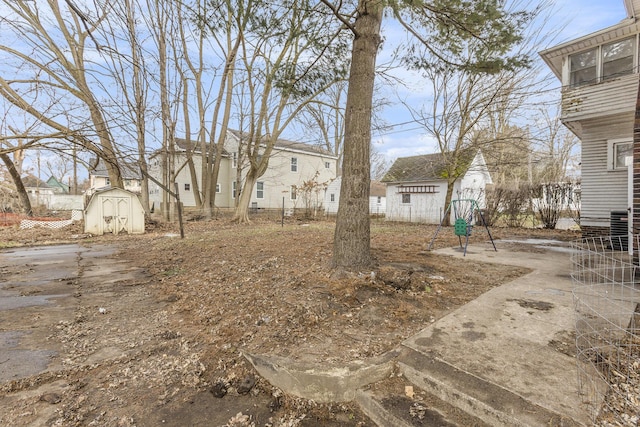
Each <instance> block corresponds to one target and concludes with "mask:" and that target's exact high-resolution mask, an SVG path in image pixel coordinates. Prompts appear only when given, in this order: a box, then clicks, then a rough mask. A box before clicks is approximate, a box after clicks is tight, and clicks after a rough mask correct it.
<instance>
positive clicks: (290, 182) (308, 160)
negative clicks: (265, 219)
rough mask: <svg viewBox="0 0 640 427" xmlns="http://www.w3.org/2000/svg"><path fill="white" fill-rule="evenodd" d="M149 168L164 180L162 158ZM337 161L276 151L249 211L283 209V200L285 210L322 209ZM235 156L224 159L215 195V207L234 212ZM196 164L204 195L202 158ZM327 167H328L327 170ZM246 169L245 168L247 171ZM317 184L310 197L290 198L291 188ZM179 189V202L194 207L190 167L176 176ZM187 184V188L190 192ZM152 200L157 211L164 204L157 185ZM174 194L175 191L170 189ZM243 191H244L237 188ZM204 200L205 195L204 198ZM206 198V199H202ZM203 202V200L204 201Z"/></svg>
mask: <svg viewBox="0 0 640 427" xmlns="http://www.w3.org/2000/svg"><path fill="white" fill-rule="evenodd" d="M225 148H226V149H227V151H228V152H230V153H233V152H234V151H235V152H237V149H238V146H237V141H236V140H235V139H234V138H230V139H229V140H228V141H227V145H226V147H225ZM292 157H295V158H296V159H297V171H292V170H291V158H292ZM175 158H176V168H180V167H181V166H182V165H183V164H184V162H185V160H186V156H185V155H184V154H183V153H179V154H177V155H176V156H175ZM156 160H157V164H156V162H155V161H154V162H152V163H151V165H150V173H151V174H152V175H153V176H154V177H156V178H159V177H160V176H161V166H160V164H159V162H160V158H159V157H158V158H157V159H156ZM336 161H337V160H336V158H335V157H333V156H330V155H326V156H325V155H322V154H319V153H309V152H305V151H302V150H289V149H282V148H278V147H276V148H274V150H273V152H272V154H271V157H270V158H269V167H268V169H267V171H266V172H265V173H264V175H263V176H261V177H260V178H258V182H262V183H263V190H262V194H261V195H262V197H260V198H258V194H257V184H256V185H255V186H254V188H252V189H251V190H250V191H251V201H250V205H249V207H256V208H259V209H281V208H282V204H283V198H284V207H285V209H294V208H312V209H322V205H323V201H324V196H325V190H326V188H327V186H328V185H329V183H330V182H331V181H332V180H333V179H335V174H336ZM232 163H233V161H232V155H231V154H229V155H225V157H223V159H222V162H221V164H220V173H219V175H218V185H219V187H220V192H219V193H216V203H215V204H216V207H218V208H223V209H226V208H233V207H234V205H235V199H234V197H233V183H234V182H235V180H236V168H235V167H234V166H233V164H232ZM194 164H195V169H196V176H197V181H198V190H199V191H200V192H202V184H201V182H200V181H201V178H202V160H201V157H200V155H199V154H198V155H194ZM327 164H328V166H329V167H327ZM245 169H246V168H245ZM311 181H313V182H315V183H316V184H317V186H316V188H315V189H314V190H313V191H311V192H310V193H309V197H306V198H305V197H303V195H302V192H301V190H298V191H297V192H296V194H297V198H296V199H292V198H291V187H292V186H296V187H297V188H302V187H303V186H304V183H305V182H311ZM176 182H177V183H178V189H179V191H180V201H181V202H182V204H183V205H184V206H188V207H193V206H195V193H194V192H195V186H194V185H193V184H192V183H191V174H190V172H189V168H188V167H183V168H181V169H180V171H179V172H178V174H177V176H176ZM185 184H188V188H189V189H188V190H187V187H186V186H185ZM149 190H150V191H149V198H150V201H151V202H154V203H155V205H156V207H157V206H160V202H161V201H162V190H160V189H159V187H158V186H157V185H156V184H152V183H150V184H149ZM171 190H172V191H174V188H173V187H172V188H171ZM238 190H242V188H238ZM201 196H202V194H201ZM202 197H203V196H202ZM203 198H204V197H203Z"/></svg>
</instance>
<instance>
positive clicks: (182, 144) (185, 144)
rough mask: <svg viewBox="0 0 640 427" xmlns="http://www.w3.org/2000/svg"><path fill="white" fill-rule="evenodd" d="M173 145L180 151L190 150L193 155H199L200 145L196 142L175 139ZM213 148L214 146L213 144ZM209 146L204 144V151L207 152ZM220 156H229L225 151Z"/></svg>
mask: <svg viewBox="0 0 640 427" xmlns="http://www.w3.org/2000/svg"><path fill="white" fill-rule="evenodd" d="M175 143H176V147H178V149H179V150H182V151H188V150H191V151H193V152H194V153H200V151H201V150H200V145H199V144H198V143H197V142H196V141H191V140H188V139H184V138H176V139H175ZM213 145H214V146H215V145H216V144H213ZM210 146H211V144H209V143H206V144H205V149H206V150H209V147H210ZM222 154H223V155H229V152H228V151H227V150H225V149H223V150H222Z"/></svg>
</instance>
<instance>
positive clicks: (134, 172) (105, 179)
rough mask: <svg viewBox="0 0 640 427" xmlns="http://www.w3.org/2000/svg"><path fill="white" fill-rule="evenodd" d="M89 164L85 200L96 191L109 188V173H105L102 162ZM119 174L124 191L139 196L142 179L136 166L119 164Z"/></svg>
mask: <svg viewBox="0 0 640 427" xmlns="http://www.w3.org/2000/svg"><path fill="white" fill-rule="evenodd" d="M91 163H92V166H91V168H90V169H89V189H88V190H87V191H86V193H85V196H86V197H87V198H88V197H90V196H91V195H92V194H93V193H95V192H96V191H97V190H104V189H108V188H111V182H110V181H109V173H108V172H107V167H106V166H105V164H104V161H102V159H94V160H92V162H91ZM120 173H121V174H122V181H123V184H124V189H125V190H127V191H131V192H132V193H136V194H140V191H141V190H142V185H141V183H142V178H141V174H140V170H139V168H138V166H137V165H136V164H129V163H124V164H120Z"/></svg>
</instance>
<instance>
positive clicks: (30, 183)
mask: <svg viewBox="0 0 640 427" xmlns="http://www.w3.org/2000/svg"><path fill="white" fill-rule="evenodd" d="M22 185H24V186H25V188H50V187H49V185H47V183H46V182H44V181H43V180H41V179H40V178H38V177H36V176H33V175H27V176H25V177H24V178H22Z"/></svg>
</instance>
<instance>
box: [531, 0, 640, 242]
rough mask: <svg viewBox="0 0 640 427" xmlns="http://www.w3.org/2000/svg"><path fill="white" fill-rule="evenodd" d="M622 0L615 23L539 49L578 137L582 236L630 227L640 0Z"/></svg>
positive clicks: (564, 119) (564, 117)
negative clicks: (559, 88)
mask: <svg viewBox="0 0 640 427" xmlns="http://www.w3.org/2000/svg"><path fill="white" fill-rule="evenodd" d="M623 1H624V6H625V9H626V11H627V18H626V19H624V20H622V21H621V22H620V23H619V24H617V25H614V26H612V27H609V28H605V29H603V30H600V31H598V32H595V33H593V34H588V35H585V36H583V37H580V38H578V39H576V40H571V41H569V42H566V43H562V44H560V45H558V46H555V47H553V48H550V49H547V50H545V51H543V52H541V53H540V55H541V56H542V58H543V59H544V61H545V62H546V63H547V65H548V66H549V67H550V68H551V70H552V71H553V73H554V74H555V75H556V76H557V78H558V79H560V81H561V82H562V112H561V119H562V122H563V123H564V124H565V125H566V126H567V127H568V128H569V129H571V130H572V131H573V133H575V134H576V135H577V136H578V138H580V140H581V141H582V165H581V170H582V178H581V179H582V207H581V212H580V225H581V228H582V232H583V235H585V236H595V235H608V234H611V233H613V234H617V233H618V231H617V230H619V229H620V227H621V226H622V227H623V230H626V229H627V227H628V230H629V231H630V230H631V224H630V223H631V218H632V216H631V215H629V214H628V212H630V211H631V208H632V205H633V193H634V191H633V181H634V179H633V165H632V158H631V156H632V154H633V128H634V115H635V110H636V100H637V97H638V84H639V78H638V77H639V74H638V64H639V55H638V49H639V46H640V40H639V38H638V37H639V34H640V22H639V21H638V19H637V17H636V16H637V14H638V13H640V0H623ZM637 173H639V174H640V170H639V171H638V172H637ZM636 179H637V178H636ZM638 186H639V189H640V183H639V184H638ZM636 193H640V191H636ZM627 220H628V223H627ZM621 221H624V222H622V223H621Z"/></svg>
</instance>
